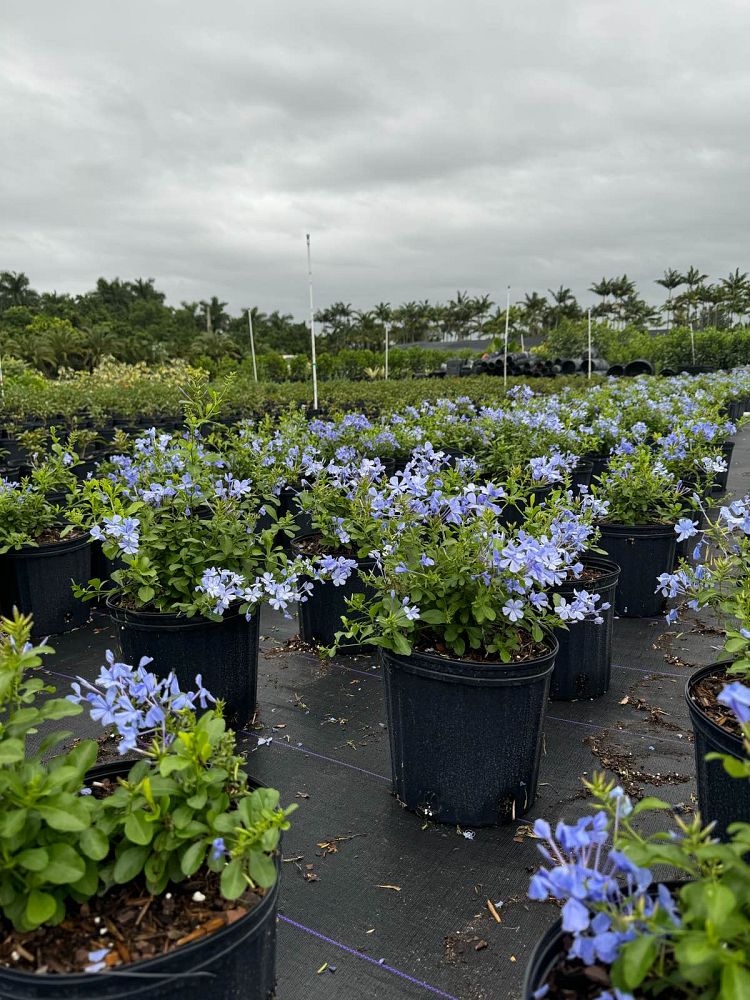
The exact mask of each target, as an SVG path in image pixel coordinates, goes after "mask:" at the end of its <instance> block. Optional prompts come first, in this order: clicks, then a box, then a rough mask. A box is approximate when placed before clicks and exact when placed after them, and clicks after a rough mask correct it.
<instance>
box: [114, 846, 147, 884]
mask: <svg viewBox="0 0 750 1000" xmlns="http://www.w3.org/2000/svg"><path fill="white" fill-rule="evenodd" d="M148 855H149V850H148V848H147V847H127V848H126V849H125V850H124V851H123V852H122V854H121V855H120V856H119V858H118V859H117V861H115V868H114V872H113V877H114V880H115V882H117V883H118V884H119V885H124V884H125V883H126V882H132V881H133V879H134V878H135V877H136V875H140V873H141V871H142V870H143V866H144V864H145V863H146V858H147V857H148Z"/></svg>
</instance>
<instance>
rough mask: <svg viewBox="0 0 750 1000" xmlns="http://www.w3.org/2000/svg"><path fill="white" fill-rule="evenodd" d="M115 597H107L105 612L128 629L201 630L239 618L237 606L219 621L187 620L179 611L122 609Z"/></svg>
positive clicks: (231, 607)
mask: <svg viewBox="0 0 750 1000" xmlns="http://www.w3.org/2000/svg"><path fill="white" fill-rule="evenodd" d="M115 601H116V597H112V596H110V597H108V598H107V600H106V607H107V611H108V612H109V614H110V617H111V618H112V620H113V621H115V622H116V623H117V624H118V625H127V626H128V627H129V628H134V629H143V630H149V629H153V628H159V629H173V630H174V631H181V630H188V629H192V628H203V627H205V626H209V625H215V626H217V627H221V626H222V625H224V624H226V622H229V621H234V620H235V619H236V618H238V617H239V616H240V606H239V604H234V605H231V606H230V607H229V608H227V610H226V611H225V612H224V615H223V617H222V618H221V620H220V621H218V622H217V621H214V620H213V619H212V618H204V617H203V615H194V616H193V617H192V618H188V616H187V615H185V614H183V613H182V612H181V611H137V610H132V609H130V608H123V607H121V606H120V605H119V604H116V603H115ZM257 613H258V608H257V607H256V608H255V609H254V611H253V613H252V615H251V617H250V622H249V623H248V624H250V623H252V620H253V618H255V617H256V615H257Z"/></svg>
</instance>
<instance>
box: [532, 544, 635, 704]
mask: <svg viewBox="0 0 750 1000" xmlns="http://www.w3.org/2000/svg"><path fill="white" fill-rule="evenodd" d="M619 576H620V567H619V566H618V565H617V563H614V562H612V561H611V560H609V559H603V558H599V557H597V556H586V557H585V558H584V570H583V572H582V574H581V576H580V577H579V578H578V579H577V580H570V581H566V582H565V583H563V584H562V585H561V586H559V587H555V593H558V594H560V596H561V597H564V598H565V599H566V600H570V599H571V598H572V597H573V591H574V590H588V591H589V593H597V594H599V595H600V597H601V602H602V603H608V604H609V605H610V607H609V608H608V609H607V610H606V611H602V613H601V617H602V618H603V619H604V621H603V622H602V623H601V625H597V624H596V622H593V621H583V622H573V623H571V625H570V627H569V628H567V629H555V637H556V638H557V641H558V642H559V644H560V649H559V651H558V653H557V657H556V659H555V669H554V670H553V671H552V680H551V682H550V695H549V696H550V698H551V699H552V700H553V701H575V700H577V699H579V698H600V697H601V696H602V695H604V694H606V693H607V691H608V690H609V679H610V672H611V666H612V631H613V627H614V617H615V595H616V592H617V581H618V579H619Z"/></svg>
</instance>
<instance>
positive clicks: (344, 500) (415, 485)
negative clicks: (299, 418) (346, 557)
mask: <svg viewBox="0 0 750 1000" xmlns="http://www.w3.org/2000/svg"><path fill="white" fill-rule="evenodd" d="M449 461H450V460H449V458H448V456H447V455H446V454H445V453H444V452H442V451H436V450H435V449H434V448H433V447H432V445H431V444H430V443H429V442H427V443H425V444H424V445H420V446H418V447H416V448H415V449H414V451H413V452H412V455H411V459H410V461H409V462H408V463H407V464H406V466H405V468H404V470H403V471H400V472H398V473H396V474H395V475H393V476H390V477H389V476H387V475H386V469H385V466H384V465H383V463H382V462H381V461H380V459H378V458H358V457H357V455H356V454H351V453H349V451H348V449H347V452H346V454H345V455H342V461H341V462H337V461H330V462H328V464H327V465H325V466H322V467H321V468H320V469H319V471H318V473H317V475H315V476H314V477H313V478H311V481H310V482H309V483H307V484H306V485H305V488H304V489H303V490H302V492H301V493H300V494H299V503H300V507H301V509H302V510H303V511H305V512H306V513H308V514H309V515H310V520H311V523H312V528H313V530H314V531H315V532H316V534H317V535H318V536H319V539H320V541H321V543H322V544H323V545H325V546H326V547H327V548H329V549H331V550H345V551H347V552H350V553H354V554H356V555H357V557H358V558H367V557H368V556H369V555H370V553H371V551H373V550H377V548H378V546H379V543H380V540H381V535H382V527H381V525H382V524H383V523H387V522H388V521H389V520H390V518H391V517H392V516H393V515H394V514H396V513H397V512H398V509H399V508H398V501H399V499H400V498H401V497H405V496H411V495H413V496H418V495H419V493H420V492H427V491H428V490H430V489H432V490H440V491H441V495H445V496H450V495H454V494H456V493H458V492H460V490H461V489H462V487H463V484H464V482H465V477H464V474H463V473H464V469H465V468H467V467H473V463H472V462H471V460H468V461H465V460H463V459H460V460H459V461H458V462H457V463H456V465H454V466H451V465H449ZM394 504H395V505H396V506H394Z"/></svg>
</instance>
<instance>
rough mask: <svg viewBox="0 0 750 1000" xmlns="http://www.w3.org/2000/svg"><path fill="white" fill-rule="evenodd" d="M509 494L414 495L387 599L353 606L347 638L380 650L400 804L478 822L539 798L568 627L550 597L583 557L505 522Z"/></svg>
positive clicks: (381, 569)
mask: <svg viewBox="0 0 750 1000" xmlns="http://www.w3.org/2000/svg"><path fill="white" fill-rule="evenodd" d="M497 492H498V491H497V490H496V488H493V487H491V486H485V487H482V488H477V487H475V486H466V487H464V489H463V491H462V492H461V493H460V494H458V495H450V494H447V495H446V494H445V493H443V491H442V490H440V489H439V488H437V487H435V488H434V489H432V490H430V491H427V492H426V493H425V491H424V490H420V491H419V495H418V496H416V497H414V496H410V495H409V494H405V495H404V496H403V498H402V501H401V503H402V505H403V506H402V507H401V512H400V513H398V512H396V514H395V516H393V515H391V516H390V517H389V519H388V522H387V524H386V523H383V536H382V542H381V547H380V549H379V551H378V553H377V556H376V559H377V567H378V572H377V573H372V574H370V576H369V580H368V583H369V586H370V587H371V588H372V590H373V597H371V598H369V599H367V600H365V598H364V596H363V595H362V594H355V595H354V596H353V597H352V598H351V599H350V602H349V604H350V607H351V610H352V611H353V612H354V614H353V615H352V616H350V617H348V618H347V619H345V621H344V628H343V630H342V632H341V633H340V635H339V636H338V637H337V648H342V649H345V648H346V641H345V640H354V642H355V643H357V644H361V643H368V644H371V645H374V646H377V647H379V648H380V652H381V660H382V664H383V671H384V679H385V694H386V704H387V709H388V728H389V735H390V743H391V764H392V769H393V787H394V791H395V793H396V795H397V797H398V798H399V799H400V801H402V802H403V803H404V804H405V805H406V806H407V807H408V808H410V809H412V810H415V811H418V812H420V813H421V814H423V815H425V816H427V817H430V818H432V819H435V820H438V821H442V822H448V823H461V824H468V825H475V826H480V825H489V824H495V823H502V822H509V821H512V820H513V819H515V818H516V817H518V816H520V815H522V814H523V813H524V812H525V811H526V810H527V809H528V808H529V807H530V806H531V804H532V803H533V801H534V797H535V794H536V785H537V776H538V768H539V754H540V749H541V727H542V720H543V716H544V710H545V704H546V701H547V693H548V689H549V677H550V674H551V672H552V668H553V666H554V661H555V654H556V652H557V640H556V639H555V637H554V635H553V634H552V632H551V631H550V630H551V629H552V628H553V627H555V626H557V625H561V624H562V619H561V617H560V616H559V614H557V612H556V609H555V607H554V605H553V601H552V600H551V599H550V597H549V596H548V593H547V592H548V589H549V588H550V587H552V586H554V585H555V584H557V583H560V582H561V580H562V578H563V576H564V573H565V570H566V567H567V564H568V559H569V556H568V553H567V552H566V551H565V549H564V548H563V546H561V545H560V544H556V543H555V542H553V541H552V540H551V539H550V538H549V537H544V536H541V537H533V536H532V535H530V534H528V533H527V532H525V531H518V532H515V533H514V532H511V531H509V530H508V529H503V528H501V527H500V526H499V524H498V521H497V513H498V512H499V510H500V506H499V504H498V502H497V501H498V496H497ZM575 610H576V611H579V610H580V611H581V612H582V613H583V614H584V615H596V614H597V611H596V602H595V600H594V599H593V597H592V596H591V595H589V594H584V593H582V594H581V595H580V597H579V598H578V599H576V601H575Z"/></svg>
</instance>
